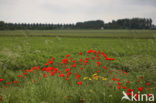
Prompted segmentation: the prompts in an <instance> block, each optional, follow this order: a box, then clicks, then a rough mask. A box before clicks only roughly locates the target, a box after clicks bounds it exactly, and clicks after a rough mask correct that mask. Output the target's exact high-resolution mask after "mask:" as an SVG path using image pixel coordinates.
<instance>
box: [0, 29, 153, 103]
mask: <svg viewBox="0 0 156 103" xmlns="http://www.w3.org/2000/svg"><path fill="white" fill-rule="evenodd" d="M90 49H92V50H95V51H101V52H102V51H103V52H104V53H106V54H107V56H108V57H110V58H114V59H115V60H113V61H107V60H105V59H100V60H99V62H100V63H101V66H97V61H96V60H91V58H92V56H94V57H95V58H96V55H94V54H93V53H91V54H88V53H87V51H88V50H90ZM80 52H82V55H79V53H80ZM67 54H70V57H68V58H71V57H72V58H73V59H74V60H76V64H77V66H76V67H74V68H73V67H71V66H70V64H72V62H69V64H66V65H63V64H61V63H60V62H62V59H63V58H67V57H66V55H67ZM53 57H55V59H56V60H55V61H54V64H50V65H49V66H51V67H57V68H58V69H59V70H60V71H62V73H64V74H65V73H66V72H65V70H66V69H67V68H71V69H72V70H71V72H72V74H71V77H70V78H69V80H66V79H65V77H59V73H57V74H56V75H54V76H51V75H50V74H49V72H45V71H42V69H43V68H44V67H48V66H47V65H45V64H46V63H47V62H48V61H49V59H50V60H51V59H52V58H53ZM100 57H101V58H104V57H103V56H100ZM80 58H83V60H85V59H86V58H90V60H89V62H88V64H87V65H86V66H85V65H80V64H79V62H78V61H79V59H80ZM56 65H57V66H56ZM35 66H36V67H38V66H40V70H39V71H33V72H31V73H29V74H28V75H26V76H25V75H23V73H24V72H25V70H26V69H29V70H30V69H31V68H32V67H35ZM64 66H66V67H64ZM103 66H107V67H108V68H109V69H108V70H105V69H104V68H103ZM82 67H83V68H84V70H80V68H82ZM97 70H100V72H97ZM112 70H113V73H110V71H112ZM119 71H121V72H122V73H121V75H120V73H118V72H119ZM123 72H126V73H128V75H125V74H124V73H123ZM43 73H45V74H44V75H43ZM74 73H76V74H80V75H81V76H80V78H79V79H77V78H76V76H75V75H74ZM94 74H95V75H96V76H97V78H98V80H97V79H96V78H94V77H93V76H94ZM18 75H22V77H18ZM45 75H47V77H45ZM85 77H86V78H88V79H86V80H84V78H85ZM140 77H143V78H141V79H140ZM0 78H2V79H4V80H3V81H2V82H0V98H1V99H0V103H1V102H2V103H115V102H116V103H119V102H123V103H127V102H130V103H131V102H132V101H128V100H123V101H121V98H122V96H123V94H122V91H127V89H134V91H135V93H137V92H138V88H139V87H143V88H144V90H143V91H142V92H141V93H147V94H149V93H151V94H154V96H155V100H154V101H156V30H47V31H40V30H21V31H20V30H18V31H16V30H15V31H0ZM25 78H26V79H25ZM100 78H106V79H105V80H101V79H100ZM113 78H120V81H113V80H112V79H113ZM34 80H35V83H34ZM138 80H139V81H138ZM14 81H18V83H17V84H16V83H14ZM80 81H82V85H79V84H78V82H80ZM127 81H130V83H129V84H126V82H127ZM7 82H11V84H9V85H8V84H7ZM118 82H121V83H122V86H121V88H120V89H118V88H117V86H118V84H117V83H118ZM147 83H150V86H148V85H147ZM125 86H126V89H125V88H123V87H125ZM148 88H150V90H147V89H148ZM143 102H145V101H143Z"/></svg>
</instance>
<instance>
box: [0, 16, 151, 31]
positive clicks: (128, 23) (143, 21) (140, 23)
mask: <svg viewBox="0 0 156 103" xmlns="http://www.w3.org/2000/svg"><path fill="white" fill-rule="evenodd" d="M152 26H153V25H152V19H151V18H132V19H118V20H113V21H112V22H109V23H104V21H103V20H92V21H85V22H77V23H76V24H42V23H6V22H4V21H0V30H56V29H151V28H152Z"/></svg>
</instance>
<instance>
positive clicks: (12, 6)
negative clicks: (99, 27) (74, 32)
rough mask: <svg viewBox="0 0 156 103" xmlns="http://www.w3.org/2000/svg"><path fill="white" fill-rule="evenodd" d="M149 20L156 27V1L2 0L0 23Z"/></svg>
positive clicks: (0, 1) (0, 4)
mask: <svg viewBox="0 0 156 103" xmlns="http://www.w3.org/2000/svg"><path fill="white" fill-rule="evenodd" d="M133 17H146V18H152V20H153V23H154V24H156V0H0V20H3V21H5V22H14V23H15V22H16V23H21V22H23V23H37V22H38V23H76V22H78V21H86V20H97V19H101V20H104V22H110V21H112V20H113V19H114V20H117V19H120V18H133Z"/></svg>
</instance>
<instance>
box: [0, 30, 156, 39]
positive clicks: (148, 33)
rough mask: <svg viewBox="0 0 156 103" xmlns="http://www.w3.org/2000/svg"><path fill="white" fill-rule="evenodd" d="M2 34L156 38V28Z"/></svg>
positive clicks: (2, 33) (1, 32) (33, 31)
mask: <svg viewBox="0 0 156 103" xmlns="http://www.w3.org/2000/svg"><path fill="white" fill-rule="evenodd" d="M0 36H26V37H27V36H33V37H36V36H37V37H38V36H40V37H87V38H143V39H148V38H149V39H153V38H156V30H15V31H0Z"/></svg>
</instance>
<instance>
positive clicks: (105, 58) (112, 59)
mask: <svg viewBox="0 0 156 103" xmlns="http://www.w3.org/2000/svg"><path fill="white" fill-rule="evenodd" d="M105 59H106V60H114V58H105Z"/></svg>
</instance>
